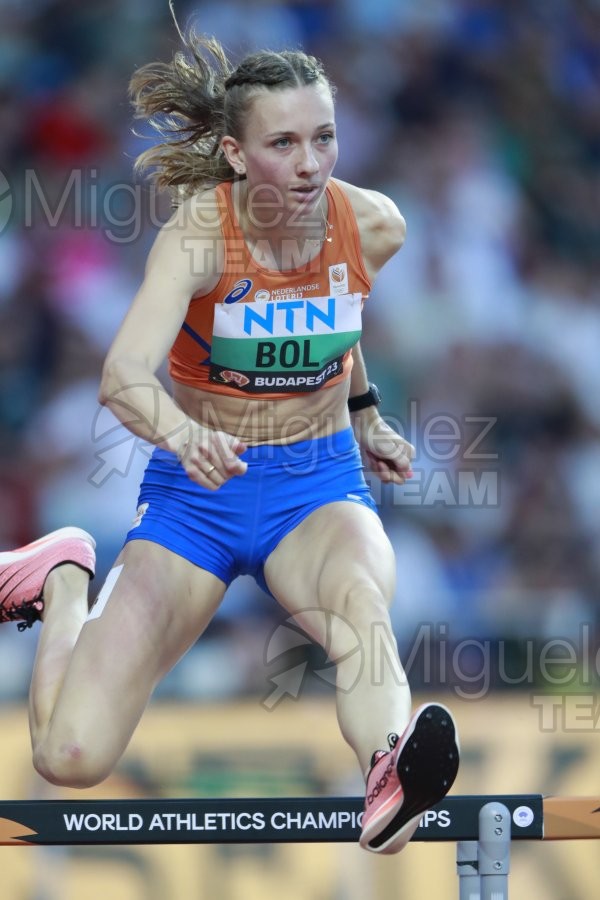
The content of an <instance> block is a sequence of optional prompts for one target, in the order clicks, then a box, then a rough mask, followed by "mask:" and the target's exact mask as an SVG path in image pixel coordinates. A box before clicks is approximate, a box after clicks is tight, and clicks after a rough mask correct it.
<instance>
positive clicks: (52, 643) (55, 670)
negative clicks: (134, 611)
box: [29, 563, 90, 747]
mask: <svg viewBox="0 0 600 900" xmlns="http://www.w3.org/2000/svg"><path fill="white" fill-rule="evenodd" d="M89 580H90V576H89V574H88V573H87V572H85V571H84V570H83V569H80V568H79V566H74V565H72V564H70V563H67V564H65V565H62V566H59V567H58V568H56V569H53V570H52V571H51V572H50V573H49V575H48V577H47V579H46V583H45V585H44V612H43V614H42V620H43V625H42V630H41V634H40V639H39V643H38V648H37V653H36V659H35V664H34V667H33V676H32V680H31V687H30V691H29V728H30V731H31V741H32V744H33V746H34V747H35V746H36V745H37V744H39V743H40V741H42V740H43V739H44V736H45V734H46V732H47V729H48V725H49V723H50V719H51V717H52V713H53V711H54V707H55V705H56V699H57V697H58V694H59V692H60V689H61V687H62V683H63V680H64V677H65V673H66V671H67V667H68V665H69V661H70V659H71V654H72V653H73V648H74V646H75V644H76V642H77V638H78V637H79V633H80V632H81V629H82V628H83V625H84V622H85V620H86V617H87V614H88V584H89Z"/></svg>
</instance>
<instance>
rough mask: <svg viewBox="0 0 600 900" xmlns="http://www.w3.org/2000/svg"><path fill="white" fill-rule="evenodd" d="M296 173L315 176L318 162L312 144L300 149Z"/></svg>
mask: <svg viewBox="0 0 600 900" xmlns="http://www.w3.org/2000/svg"><path fill="white" fill-rule="evenodd" d="M296 171H297V174H298V175H315V174H316V173H317V172H318V171H319V161H318V159H317V158H316V156H315V152H314V149H313V146H312V144H307V145H306V146H305V147H304V146H303V147H301V149H300V156H299V159H298V162H297V164H296Z"/></svg>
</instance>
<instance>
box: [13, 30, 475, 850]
mask: <svg viewBox="0 0 600 900" xmlns="http://www.w3.org/2000/svg"><path fill="white" fill-rule="evenodd" d="M182 37H183V36H182ZM184 41H185V47H184V50H183V51H181V52H179V53H177V54H176V55H175V56H174V58H173V60H172V61H171V62H170V63H168V64H158V63H157V64H151V65H148V66H145V67H143V68H141V69H140V70H138V71H137V72H136V73H135V75H134V77H133V79H132V83H131V92H132V97H133V101H134V104H135V108H136V111H137V114H138V116H140V117H147V118H149V119H151V120H152V121H153V122H157V123H158V126H159V127H162V131H161V134H162V140H161V143H159V144H158V145H157V146H155V147H153V148H152V149H150V150H149V151H147V152H146V153H145V154H143V155H142V157H141V158H140V159H139V160H138V167H139V168H140V169H143V168H147V167H150V168H152V169H153V170H154V171H155V174H156V178H157V181H158V184H159V185H160V186H162V187H167V188H168V189H169V190H170V191H171V192H172V194H173V198H174V202H175V204H176V209H175V212H174V214H173V216H172V218H171V219H170V221H169V222H167V223H166V224H165V225H164V226H163V228H162V229H161V230H160V232H159V234H158V236H157V238H156V241H155V243H154V246H153V248H152V250H151V252H150V254H149V258H148V262H147V267H146V272H145V277H144V279H143V283H142V285H141V287H140V289H139V291H138V293H137V295H136V296H135V298H134V300H133V303H132V306H131V308H130V310H129V312H128V314H127V316H126V318H125V320H124V322H123V324H122V326H121V328H120V330H119V332H118V334H117V336H116V338H115V340H114V343H113V345H112V347H111V349H110V350H109V353H108V355H107V358H106V361H105V365H104V370H103V374H102V382H101V388H100V399H101V402H102V403H103V404H105V405H106V406H108V407H109V408H110V409H111V410H112V411H113V412H114V413H115V414H116V415H117V416H118V417H119V418H120V420H121V421H122V422H123V423H124V424H125V425H126V426H127V427H128V428H129V429H130V430H131V431H132V432H133V433H134V434H136V435H138V436H139V437H141V438H143V439H144V440H147V441H150V442H152V443H154V444H155V445H156V448H155V451H154V454H153V457H152V459H151V461H150V463H149V464H148V467H147V470H146V473H145V476H144V479H143V482H142V485H141V489H140V496H139V506H138V510H137V515H136V517H135V519H134V522H133V525H132V527H131V530H130V531H129V533H128V534H127V536H126V538H125V544H124V547H123V550H122V552H121V554H120V555H119V557H118V559H117V560H116V562H115V565H114V567H113V569H112V570H111V571H110V573H109V575H108V577H107V580H106V582H105V584H104V586H103V587H102V589H101V591H100V593H99V595H98V598H97V600H96V602H95V604H94V605H93V606H92V608H91V610H89V611H88V604H87V586H88V578H89V575H90V574H91V573H92V572H93V539H92V538H91V537H90V536H89V535H87V534H86V533H85V532H80V531H78V530H77V529H67V530H66V531H60V532H57V533H54V534H52V535H49V536H47V537H46V538H44V539H42V540H41V541H38V542H36V543H34V544H32V545H29V546H28V547H25V548H22V549H21V550H18V551H15V552H12V553H7V554H3V555H2V556H1V557H0V564H1V565H2V568H1V569H0V617H1V619H2V620H4V621H8V620H15V619H16V620H20V625H21V627H26V626H27V625H28V624H31V622H32V621H34V620H35V619H38V618H39V619H41V620H42V628H41V634H40V642H39V647H38V651H37V656H36V660H35V666H34V672H33V679H32V686H31V699H30V707H31V712H30V721H31V732H32V744H33V762H34V765H35V767H36V769H37V770H38V772H40V774H41V775H42V776H44V778H46V779H47V780H48V781H50V782H52V783H54V784H59V785H69V786H76V787H77V786H79V787H86V786H90V785H94V784H96V783H98V782H99V781H101V780H102V779H104V778H105V777H106V776H107V775H108V774H109V773H110V772H111V770H112V769H113V767H114V766H115V764H116V763H117V761H118V760H119V758H120V757H121V755H122V753H123V751H124V750H125V748H126V747H127V744H128V742H129V740H130V738H131V735H132V733H133V731H134V729H135V727H136V725H137V722H138V720H139V718H140V716H141V715H142V712H143V710H144V708H145V707H146V704H147V703H148V700H149V698H150V696H151V693H152V691H153V689H154V687H155V685H156V684H157V682H158V681H159V680H160V679H161V678H162V677H163V676H164V675H165V673H166V672H167V671H168V670H169V669H170V668H171V667H172V666H173V665H174V664H175V663H176V662H177V660H178V659H179V658H180V657H181V656H182V655H183V653H185V651H186V650H187V649H188V648H189V647H190V646H192V645H193V644H194V643H195V642H196V640H197V639H198V637H199V636H200V635H201V634H202V632H203V631H204V629H205V628H206V626H207V625H208V623H209V622H210V620H211V617H212V616H213V614H214V612H215V611H216V609H217V608H218V606H219V604H220V603H221V600H222V598H223V595H224V593H225V590H226V588H227V586H228V585H229V584H230V582H231V581H232V579H234V578H235V577H236V576H237V575H238V574H240V573H251V574H252V575H253V576H254V577H255V578H256V579H257V581H258V582H259V583H260V584H261V585H262V586H263V587H264V588H266V590H267V591H268V592H270V593H271V594H272V595H273V596H274V597H275V598H276V599H277V600H278V601H279V603H280V604H281V605H282V606H283V607H284V608H285V609H286V610H287V611H288V613H290V614H291V615H293V616H294V617H295V618H296V621H298V622H299V623H300V624H301V625H302V626H303V627H304V628H305V629H306V631H307V632H308V633H310V634H311V635H312V636H313V637H314V638H315V639H316V640H317V641H320V642H321V643H323V644H326V646H327V648H328V652H329V653H330V655H331V657H332V659H336V660H339V662H338V665H337V679H338V690H337V693H336V702H337V714H338V720H339V724H340V728H341V731H342V734H343V736H344V738H345V739H346V741H347V742H348V743H349V744H350V746H351V747H352V748H353V750H354V751H355V753H356V756H357V759H358V762H359V765H360V767H361V770H362V771H363V772H364V773H365V777H366V801H365V812H364V815H363V826H362V835H361V839H360V841H361V845H362V846H363V847H365V848H367V849H369V850H373V851H376V852H381V853H386V852H387V853H392V852H397V851H398V850H400V849H402V847H404V845H405V844H406V843H407V841H408V840H409V839H410V837H411V836H412V834H413V833H414V830H415V829H416V827H417V825H418V821H419V819H420V817H421V815H422V814H423V812H424V811H425V810H426V809H428V808H429V807H430V806H432V805H433V804H435V803H436V802H438V801H439V800H441V799H442V797H443V796H444V795H445V794H446V793H447V791H448V790H449V788H450V786H451V785H452V783H453V781H454V778H455V776H456V772H457V767H458V747H457V741H456V737H455V728H454V723H453V721H452V717H451V715H450V713H449V711H448V710H447V709H446V708H445V707H443V706H442V705H439V704H427V705H425V706H422V707H420V708H419V709H417V710H416V711H415V712H414V713H413V714H412V716H411V698H410V690H409V687H408V685H407V684H406V681H405V679H404V683H403V684H398V683H397V681H398V679H397V678H394V674H395V673H393V672H392V671H391V670H390V672H389V674H386V677H385V678H384V679H383V681H382V683H374V681H373V680H372V676H371V672H372V671H373V670H372V666H371V655H372V653H373V652H374V647H373V641H372V636H373V633H374V629H375V628H377V629H378V630H379V633H380V634H381V630H382V629H385V630H386V631H387V635H388V639H389V645H390V646H394V647H395V641H394V638H393V635H392V632H391V625H390V619H389V613H388V609H389V606H390V603H391V601H392V598H393V595H394V587H395V585H394V578H395V561H394V555H393V550H392V547H391V545H390V542H389V540H388V538H387V537H386V534H385V532H384V530H383V527H382V524H381V521H380V519H379V517H378V514H377V510H376V507H375V504H374V502H373V500H372V498H371V496H370V493H369V490H368V487H367V484H366V482H365V479H364V477H363V463H362V460H361V451H362V455H363V458H364V460H365V461H366V464H367V465H368V466H369V467H370V468H371V470H372V471H373V472H375V473H376V474H377V475H378V476H379V478H380V479H381V480H382V481H383V482H386V483H394V484H398V485H402V484H404V482H405V480H406V479H407V478H409V477H410V475H411V469H410V466H411V458H412V456H413V453H414V451H413V448H412V447H411V445H410V444H408V443H407V442H406V441H405V440H404V439H403V438H402V437H401V436H400V435H398V434H397V433H396V432H395V431H393V430H392V429H391V428H390V427H388V425H387V424H386V423H385V422H384V420H383V419H382V418H381V416H380V413H379V411H378V402H379V395H378V391H377V389H376V388H375V386H374V385H370V384H369V382H368V379H367V374H366V370H365V365H364V362H363V358H362V355H361V352H360V344H359V338H360V334H361V311H362V307H363V305H364V303H365V301H366V300H367V297H368V295H369V291H370V288H371V284H372V282H373V279H374V278H375V276H376V275H377V272H378V271H379V269H380V268H381V267H382V266H383V264H384V263H385V262H386V261H387V260H388V259H389V258H390V257H391V256H392V255H393V254H394V253H396V252H397V251H398V250H399V248H400V247H401V246H402V243H403V241H404V234H405V223H404V220H403V218H402V216H401V215H400V213H399V212H398V210H397V208H396V207H395V205H394V204H393V203H392V202H391V201H390V200H389V199H388V198H387V197H385V196H383V195H381V194H379V193H376V192H374V191H370V190H365V189H362V188H358V187H355V186H353V185H351V184H345V183H343V182H341V181H338V180H336V179H334V178H333V177H332V171H333V168H334V165H335V162H336V158H337V152H338V148H337V143H336V132H335V110H334V98H333V93H334V91H333V88H332V85H331V84H330V83H329V81H328V79H327V77H326V75H325V73H324V71H323V68H322V66H321V64H320V63H319V62H318V61H317V60H316V59H314V58H313V57H310V56H307V55H305V54H304V53H302V52H299V51H290V52H282V53H274V52H261V53H257V54H253V55H250V56H248V57H246V58H245V59H244V60H243V61H242V62H241V63H240V64H239V65H238V66H237V68H233V67H232V66H231V65H230V63H229V61H228V60H227V58H226V56H225V54H224V52H223V50H222V48H221V46H220V45H219V44H218V43H217V42H216V41H215V40H213V39H206V38H203V37H202V36H199V35H197V34H195V33H194V32H190V33H189V34H188V35H187V37H185V38H184ZM165 358H168V361H169V370H170V376H171V380H172V393H169V392H167V390H166V389H165V388H164V387H163V386H162V384H161V383H160V381H159V380H158V379H157V377H156V375H155V373H156V371H157V370H158V369H159V367H160V366H161V364H162V362H163V361H164V359H165ZM323 611H326V612H327V613H330V614H331V615H328V616H327V617H325V616H323V614H322V612H323ZM324 622H329V623H330V625H331V634H328V635H326V634H325V633H324ZM345 622H347V623H350V624H351V626H352V629H348V628H347V627H345V628H342V627H339V623H345ZM352 632H354V633H355V634H358V636H359V639H360V642H361V649H362V652H363V659H364V665H363V667H362V671H361V674H360V676H359V677H358V679H357V680H356V683H355V684H353V686H352V687H351V689H349V690H347V689H346V685H347V682H348V677H349V675H348V672H347V671H346V668H347V665H348V664H349V665H350V666H352V667H354V660H353V658H352V655H350V657H349V658H348V659H347V658H346V654H347V651H349V650H350V649H352V648H351V647H350V646H348V644H347V642H348V635H349V634H351V633H352ZM397 665H398V671H402V670H401V668H400V662H399V660H397ZM353 677H354V676H353ZM378 748H381V749H378Z"/></svg>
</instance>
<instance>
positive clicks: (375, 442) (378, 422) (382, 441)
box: [350, 344, 415, 484]
mask: <svg viewBox="0 0 600 900" xmlns="http://www.w3.org/2000/svg"><path fill="white" fill-rule="evenodd" d="M352 357H353V360H354V364H353V366H352V374H351V375H350V396H351V397H359V396H360V395H361V394H365V393H366V392H367V391H368V389H369V384H368V379H367V369H366V366H365V361H364V359H363V355H362V351H361V349H360V344H356V345H355V347H354V349H353V350H352ZM350 420H351V422H352V428H353V430H354V436H355V437H356V440H357V441H358V443H359V445H360V448H361V450H362V452H363V454H364V456H365V457H366V461H367V463H368V466H369V469H370V470H371V471H372V472H374V473H375V474H376V475H377V477H378V478H379V479H380V480H381V481H383V482H384V483H386V484H387V483H394V484H404V483H405V481H406V480H407V478H410V477H411V476H412V470H411V460H412V459H414V456H415V448H414V447H413V446H412V444H409V442H408V441H405V440H404V438H403V437H401V435H399V434H398V432H397V431H395V430H394V429H393V428H391V427H390V426H389V425H388V424H387V422H386V421H385V419H383V418H382V416H381V413H380V411H379V408H378V407H377V406H366V407H365V408H364V409H361V410H358V411H357V412H351V413H350Z"/></svg>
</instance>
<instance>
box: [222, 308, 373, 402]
mask: <svg viewBox="0 0 600 900" xmlns="http://www.w3.org/2000/svg"><path fill="white" fill-rule="evenodd" d="M361 310H362V295H361V294H360V293H357V294H343V295H341V296H338V297H313V298H311V299H310V300H309V299H298V300H293V299H288V300H256V301H254V302H252V303H229V304H225V303H219V304H217V305H216V306H215V318H214V325H213V339H212V349H211V365H210V376H209V378H210V381H211V382H213V383H215V384H225V383H226V384H230V385H231V386H235V387H237V388H239V390H240V391H242V392H244V393H247V394H261V393H277V392H278V391H281V392H282V393H294V392H295V391H298V392H307V391H316V390H317V389H318V388H320V387H322V386H323V384H325V383H326V382H327V381H329V380H330V379H331V378H334V377H335V376H336V375H339V374H341V372H342V361H343V358H344V355H345V353H347V351H348V350H350V349H351V348H352V347H353V346H354V345H355V344H356V342H357V341H358V339H359V338H360V334H361V330H362V320H361Z"/></svg>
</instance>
